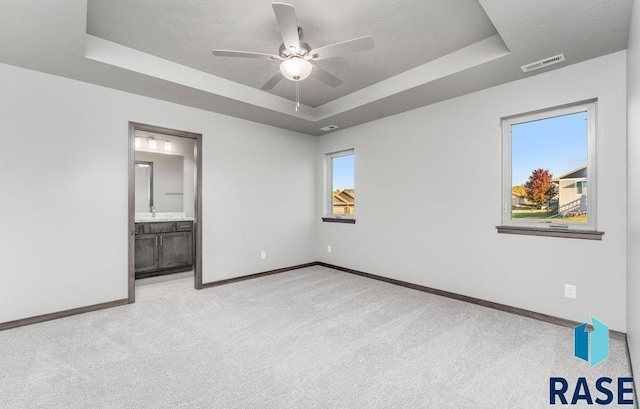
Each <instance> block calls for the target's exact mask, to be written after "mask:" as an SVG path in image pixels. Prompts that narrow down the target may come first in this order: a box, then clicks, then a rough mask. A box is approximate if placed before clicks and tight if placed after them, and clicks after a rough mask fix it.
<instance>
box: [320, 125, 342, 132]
mask: <svg viewBox="0 0 640 409" xmlns="http://www.w3.org/2000/svg"><path fill="white" fill-rule="evenodd" d="M334 129H338V126H337V125H329V126H325V127H324V128H320V130H321V131H325V132H329V131H333V130H334Z"/></svg>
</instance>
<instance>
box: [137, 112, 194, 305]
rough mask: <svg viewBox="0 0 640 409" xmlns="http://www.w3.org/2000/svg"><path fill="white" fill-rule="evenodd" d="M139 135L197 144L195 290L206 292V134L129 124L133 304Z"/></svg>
mask: <svg viewBox="0 0 640 409" xmlns="http://www.w3.org/2000/svg"><path fill="white" fill-rule="evenodd" d="M136 131H147V132H153V133H158V134H162V135H168V136H176V137H179V138H188V139H193V140H194V141H195V144H194V162H195V166H196V169H195V175H194V177H195V209H194V227H195V235H196V237H195V253H196V256H195V262H194V288H195V289H196V290H201V289H202V134H199V133H193V132H185V131H177V130H175V129H169V128H163V127H159V126H154V125H147V124H141V123H138V122H129V228H128V231H129V234H128V237H129V239H128V243H129V269H128V283H129V297H128V301H129V304H131V303H133V302H135V300H136V284H135V280H136V272H135V234H136V220H135V218H136V214H135V188H136V186H135V183H136V175H135V164H136V146H135V143H136Z"/></svg>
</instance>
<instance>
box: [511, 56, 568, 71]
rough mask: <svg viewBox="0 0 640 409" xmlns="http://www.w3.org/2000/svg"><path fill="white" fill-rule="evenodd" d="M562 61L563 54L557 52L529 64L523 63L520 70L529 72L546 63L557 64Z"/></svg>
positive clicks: (546, 64) (542, 66) (544, 65)
mask: <svg viewBox="0 0 640 409" xmlns="http://www.w3.org/2000/svg"><path fill="white" fill-rule="evenodd" d="M563 61H564V54H558V55H555V56H553V57H549V58H545V59H544V60H540V61H536V62H532V63H531V64H527V65H523V66H522V67H520V68H522V72H529V71H533V70H539V69H540V68H544V67H546V66H548V65H553V64H558V63H560V62H563Z"/></svg>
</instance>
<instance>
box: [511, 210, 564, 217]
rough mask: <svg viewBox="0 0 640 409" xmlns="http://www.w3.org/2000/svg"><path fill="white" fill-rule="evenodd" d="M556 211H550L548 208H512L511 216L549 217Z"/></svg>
mask: <svg viewBox="0 0 640 409" xmlns="http://www.w3.org/2000/svg"><path fill="white" fill-rule="evenodd" d="M554 214H555V213H554V212H548V211H546V210H538V209H531V210H529V209H523V210H512V211H511V218H512V219H546V218H548V217H551V216H553V215H554Z"/></svg>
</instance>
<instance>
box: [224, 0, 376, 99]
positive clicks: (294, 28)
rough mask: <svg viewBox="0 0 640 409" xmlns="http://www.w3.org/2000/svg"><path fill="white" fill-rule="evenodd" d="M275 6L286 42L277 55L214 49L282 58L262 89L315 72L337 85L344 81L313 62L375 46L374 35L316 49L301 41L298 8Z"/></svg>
mask: <svg viewBox="0 0 640 409" xmlns="http://www.w3.org/2000/svg"><path fill="white" fill-rule="evenodd" d="M272 6H273V12H274V13H275V15H276V20H277V21H278V26H279V27H280V33H281V35H282V41H283V43H282V44H281V45H280V49H279V51H278V54H277V55H276V54H264V53H255V52H246V51H233V50H218V49H216V50H213V55H216V56H219V57H242V58H258V59H265V60H277V61H281V63H280V70H279V71H278V72H276V73H275V74H274V75H273V76H272V77H271V78H270V79H269V80H268V81H267V82H266V83H265V84H264V85H263V86H262V88H260V89H262V90H269V89H272V88H273V87H274V86H276V84H278V83H279V82H280V80H282V78H287V79H289V80H291V81H296V82H298V81H302V80H304V79H306V78H307V77H309V75H311V74H312V73H313V76H314V78H317V79H318V80H320V81H322V82H324V83H325V84H327V85H329V86H330V87H337V86H338V85H340V84H341V83H342V81H341V80H340V79H338V78H336V77H335V76H333V75H332V74H329V73H328V72H327V71H325V70H323V69H322V68H320V67H318V66H317V65H313V64H311V62H310V61H319V60H323V59H325V58H330V57H336V56H339V55H344V54H350V53H353V52H356V51H361V50H367V49H369V48H373V37H371V36H364V37H360V38H355V39H353V40H347V41H343V42H341V43H336V44H332V45H327V46H324V47H320V48H313V49H312V48H311V46H310V45H309V44H307V43H305V42H302V41H300V37H301V35H302V28H301V27H298V20H297V18H296V9H295V7H294V6H292V5H291V4H287V3H273V4H272Z"/></svg>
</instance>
